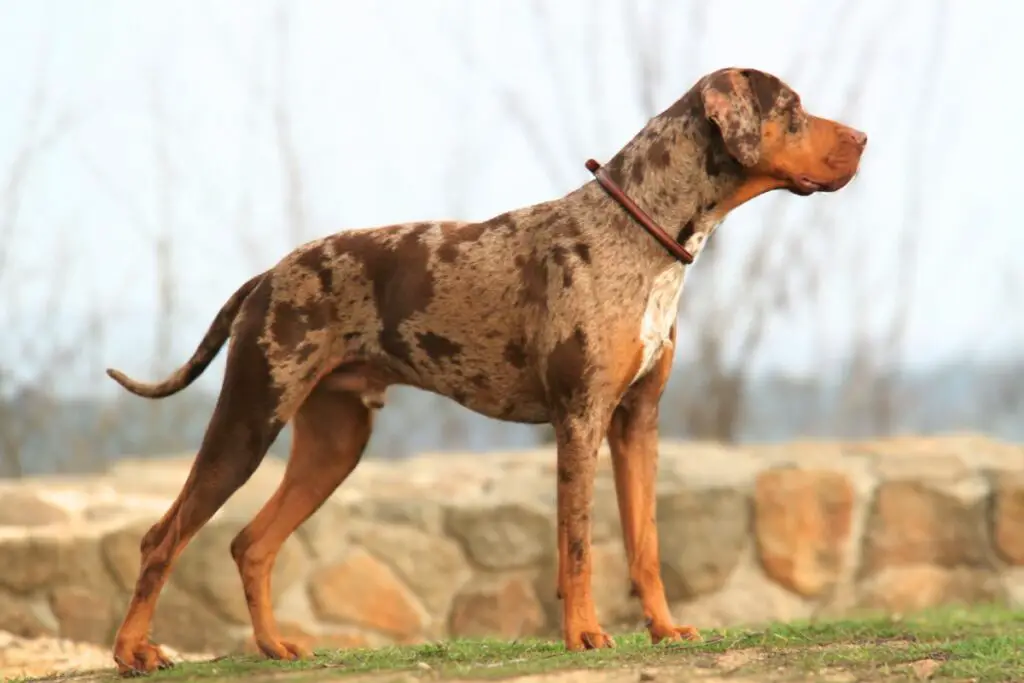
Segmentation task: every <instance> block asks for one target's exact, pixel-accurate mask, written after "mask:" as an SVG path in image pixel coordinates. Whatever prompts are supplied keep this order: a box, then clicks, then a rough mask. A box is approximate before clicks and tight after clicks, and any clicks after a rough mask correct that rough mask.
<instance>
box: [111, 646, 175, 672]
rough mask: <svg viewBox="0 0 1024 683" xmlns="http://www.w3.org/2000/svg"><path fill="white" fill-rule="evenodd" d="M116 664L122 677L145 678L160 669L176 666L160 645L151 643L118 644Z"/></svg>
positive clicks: (115, 657)
mask: <svg viewBox="0 0 1024 683" xmlns="http://www.w3.org/2000/svg"><path fill="white" fill-rule="evenodd" d="M114 663H115V664H117V673H118V674H119V675H121V676H126V677H127V676H144V675H145V674H148V673H152V672H154V671H156V670H158V669H170V668H171V667H172V666H174V662H172V661H171V658H170V657H168V656H167V655H166V654H164V651H163V650H161V649H160V647H159V646H158V645H154V644H153V643H150V642H142V643H136V644H132V643H118V644H116V645H115V646H114Z"/></svg>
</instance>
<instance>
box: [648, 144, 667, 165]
mask: <svg viewBox="0 0 1024 683" xmlns="http://www.w3.org/2000/svg"><path fill="white" fill-rule="evenodd" d="M647 161H649V162H650V164H651V166H653V167H654V168H657V169H664V168H667V167H668V165H669V164H670V163H671V162H672V155H671V153H669V151H668V147H667V146H666V145H665V141H664V140H662V139H661V138H658V139H657V140H655V141H654V142H652V143H651V146H650V147H648V148H647Z"/></svg>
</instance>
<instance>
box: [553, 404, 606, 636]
mask: <svg viewBox="0 0 1024 683" xmlns="http://www.w3.org/2000/svg"><path fill="white" fill-rule="evenodd" d="M603 431H604V425H602V424H595V421H594V419H593V417H590V418H586V419H584V418H567V419H564V420H561V421H559V423H557V424H555V433H556V437H557V442H558V590H559V594H560V595H561V596H562V634H563V637H564V639H565V647H566V649H568V650H592V649H597V648H605V647H615V641H614V640H612V638H611V636H609V635H608V634H607V633H605V632H604V631H603V630H602V628H601V625H600V624H599V623H598V622H597V610H596V608H595V606H594V597H593V593H592V592H591V559H590V513H591V508H592V503H593V498H594V474H595V469H596V465H597V449H598V447H599V446H600V443H601V438H602V433H603Z"/></svg>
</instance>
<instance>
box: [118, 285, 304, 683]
mask: <svg viewBox="0 0 1024 683" xmlns="http://www.w3.org/2000/svg"><path fill="white" fill-rule="evenodd" d="M269 298H270V290H269V284H268V283H267V282H266V281H264V283H262V284H260V285H259V287H257V289H256V290H254V292H253V293H252V295H251V296H250V298H249V300H248V301H246V304H245V307H244V308H243V315H244V316H245V318H244V319H243V320H240V321H239V322H238V324H237V325H236V329H235V333H234V339H233V340H232V344H231V346H230V348H229V351H228V359H227V367H226V370H225V373H224V381H223V384H222V387H221V391H220V395H219V397H218V399H217V405H216V407H215V408H214V410H213V415H212V417H211V418H210V423H209V425H208V426H207V428H206V434H205V435H204V436H203V441H202V444H201V445H200V447H199V452H198V453H197V455H196V459H195V462H193V464H192V470H191V471H190V472H189V475H188V479H187V480H186V481H185V484H184V486H183V487H182V489H181V492H180V493H179V494H178V497H177V499H176V500H175V501H174V503H173V504H172V505H171V507H170V509H169V510H168V511H167V512H166V513H165V514H164V516H163V518H161V519H160V521H158V522H157V523H156V524H154V525H153V527H152V528H151V529H150V530H149V531H148V532H147V533H146V535H145V536H144V537H143V539H142V544H141V552H142V564H141V567H140V569H139V576H138V579H137V581H136V584H135V591H134V593H133V595H132V598H131V602H130V604H129V605H128V610H127V612H126V614H125V617H124V620H123V621H122V623H121V626H120V628H119V629H118V632H117V635H116V637H115V641H114V651H113V654H114V661H115V662H116V663H117V668H118V671H119V672H120V673H121V674H122V675H131V674H140V673H146V672H150V671H153V670H154V669H158V668H165V667H167V666H170V661H169V660H168V659H167V657H166V656H165V655H164V653H163V652H162V651H161V650H160V648H159V647H157V646H156V645H154V644H153V643H151V642H150V641H149V630H150V625H151V623H152V619H153V614H154V611H155V609H156V603H157V600H158V597H159V595H160V590H161V588H162V587H163V585H164V583H165V582H166V581H167V577H168V575H169V574H170V571H171V567H172V566H173V564H174V561H175V559H176V558H177V557H178V556H179V555H180V554H181V552H182V550H184V549H185V546H186V545H187V544H188V542H189V540H190V539H191V538H192V537H193V536H194V535H195V533H196V532H197V531H199V529H200V528H201V527H202V526H203V525H204V524H205V523H206V522H207V521H208V520H209V519H210V517H212V516H213V515H214V513H216V512H217V510H218V509H220V507H221V506H222V505H223V504H224V503H225V501H227V499H228V498H229V497H230V496H231V494H233V493H234V492H235V491H236V490H237V489H238V488H239V487H240V486H242V484H244V483H245V482H246V481H247V480H248V479H249V477H250V476H251V475H252V473H253V472H254V471H255V470H256V468H257V467H258V466H259V464H260V462H261V461H262V460H263V457H264V455H265V454H266V452H267V449H269V448H270V445H271V443H273V441H274V439H275V438H276V437H277V435H278V433H279V432H280V430H281V427H282V426H283V424H284V422H285V421H286V417H287V416H286V415H284V413H285V412H287V411H285V410H284V407H283V406H282V405H281V395H282V394H281V391H280V388H279V387H276V386H275V384H274V382H273V379H272V377H271V373H270V364H269V362H268V360H267V356H266V355H265V353H264V351H263V349H262V348H261V347H260V344H259V338H260V334H261V332H262V326H263V321H264V318H265V315H266V310H267V308H268V305H269Z"/></svg>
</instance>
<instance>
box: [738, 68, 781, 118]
mask: <svg viewBox="0 0 1024 683" xmlns="http://www.w3.org/2000/svg"><path fill="white" fill-rule="evenodd" d="M743 75H744V76H746V78H747V82H748V83H750V91H751V92H752V93H753V95H754V100H755V101H756V102H757V107H758V109H759V110H760V112H761V116H762V117H764V118H767V117H768V116H769V115H770V113H771V111H772V110H773V109H774V108H775V103H776V102H778V100H779V95H780V94H781V93H782V88H783V85H782V82H781V81H779V79H777V78H775V77H774V76H770V75H769V74H766V73H764V72H763V71H757V70H755V69H746V70H744V71H743Z"/></svg>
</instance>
